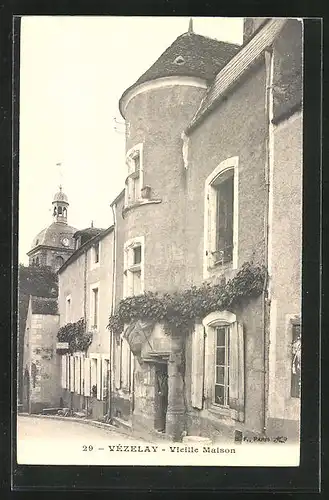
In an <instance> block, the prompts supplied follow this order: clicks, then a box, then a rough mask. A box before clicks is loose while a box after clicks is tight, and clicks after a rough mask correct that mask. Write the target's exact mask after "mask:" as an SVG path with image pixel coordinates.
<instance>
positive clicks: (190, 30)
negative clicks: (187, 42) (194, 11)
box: [188, 17, 194, 33]
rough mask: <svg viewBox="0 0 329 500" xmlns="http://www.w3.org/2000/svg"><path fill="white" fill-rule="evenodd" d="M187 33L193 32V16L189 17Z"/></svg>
mask: <svg viewBox="0 0 329 500" xmlns="http://www.w3.org/2000/svg"><path fill="white" fill-rule="evenodd" d="M188 33H194V31H193V18H192V17H190V22H189V24H188Z"/></svg>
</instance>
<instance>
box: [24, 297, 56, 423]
mask: <svg viewBox="0 0 329 500" xmlns="http://www.w3.org/2000/svg"><path fill="white" fill-rule="evenodd" d="M58 328H59V314H58V307H57V299H55V298H44V297H34V296H32V295H31V296H30V302H29V308H28V314H27V320H26V329H25V337H24V358H23V371H24V373H23V400H22V404H23V411H25V412H28V413H40V412H41V411H42V410H43V409H44V408H51V407H56V406H57V407H58V406H59V404H60V397H61V394H60V387H59V384H58V380H59V377H60V373H61V366H60V358H59V357H58V356H57V353H56V334H57V331H58Z"/></svg>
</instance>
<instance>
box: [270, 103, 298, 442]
mask: <svg viewBox="0 0 329 500" xmlns="http://www.w3.org/2000/svg"><path fill="white" fill-rule="evenodd" d="M302 127H303V124H302V115H301V113H295V114H294V115H293V116H291V117H290V118H289V119H288V120H285V121H283V122H281V123H280V124H278V125H277V126H276V127H275V129H274V157H273V161H274V176H273V191H274V192H273V219H272V246H271V249H270V251H271V268H272V280H271V330H270V341H271V343H270V359H269V384H270V385H269V408H268V418H269V420H268V432H274V433H277V432H280V433H281V434H282V433H286V435H289V436H295V437H296V436H297V435H298V428H299V417H300V415H299V412H300V399H299V398H296V397H292V395H291V366H292V363H291V362H292V346H291V342H292V324H291V320H292V319H294V318H300V317H301V291H302V288H301V278H302V269H301V257H302ZM287 144H289V147H287Z"/></svg>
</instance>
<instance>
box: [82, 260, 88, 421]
mask: <svg viewBox="0 0 329 500" xmlns="http://www.w3.org/2000/svg"><path fill="white" fill-rule="evenodd" d="M84 255H85V259H84V273H83V319H84V322H85V328H86V329H87V252H85V253H84ZM83 392H85V391H83ZM83 397H84V398H85V406H86V410H87V417H88V414H89V398H88V396H85V394H84V395H83Z"/></svg>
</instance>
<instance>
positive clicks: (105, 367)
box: [101, 356, 109, 400]
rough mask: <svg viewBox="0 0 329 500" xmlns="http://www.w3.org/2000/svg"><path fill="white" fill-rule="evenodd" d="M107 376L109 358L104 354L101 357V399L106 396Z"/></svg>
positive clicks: (107, 388)
mask: <svg viewBox="0 0 329 500" xmlns="http://www.w3.org/2000/svg"><path fill="white" fill-rule="evenodd" d="M108 376H109V359H108V357H106V356H103V357H102V390H101V399H102V400H105V399H106V398H107V396H108V390H109V387H108V383H109V380H108Z"/></svg>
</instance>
